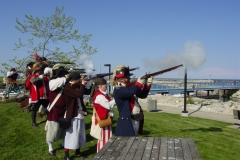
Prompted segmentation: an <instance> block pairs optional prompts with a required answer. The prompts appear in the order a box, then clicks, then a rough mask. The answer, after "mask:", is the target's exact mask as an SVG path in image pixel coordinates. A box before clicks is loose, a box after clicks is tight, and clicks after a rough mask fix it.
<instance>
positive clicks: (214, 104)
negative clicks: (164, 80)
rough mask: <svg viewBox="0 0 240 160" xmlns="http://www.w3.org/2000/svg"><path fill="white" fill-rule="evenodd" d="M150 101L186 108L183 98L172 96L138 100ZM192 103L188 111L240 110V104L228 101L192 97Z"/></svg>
mask: <svg viewBox="0 0 240 160" xmlns="http://www.w3.org/2000/svg"><path fill="white" fill-rule="evenodd" d="M235 94H236V95H238V96H239V98H240V91H237V92H236V93H235ZM148 99H153V100H157V106H158V107H161V106H165V107H179V108H182V109H183V107H184V98H183V97H174V96H171V95H161V94H155V95H148V97H147V98H145V99H140V98H139V99H138V100H139V103H140V104H141V103H144V104H147V103H148ZM191 101H192V103H193V104H187V108H188V109H192V110H198V109H199V110H201V111H205V112H213V113H219V114H228V115H232V114H233V109H239V110H240V103H239V102H235V101H232V100H230V101H227V102H222V101H220V100H215V99H204V98H198V97H191Z"/></svg>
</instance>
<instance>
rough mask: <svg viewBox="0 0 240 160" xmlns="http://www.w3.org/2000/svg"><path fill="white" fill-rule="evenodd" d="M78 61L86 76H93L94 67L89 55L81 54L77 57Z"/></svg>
mask: <svg viewBox="0 0 240 160" xmlns="http://www.w3.org/2000/svg"><path fill="white" fill-rule="evenodd" d="M79 61H80V64H82V66H83V68H84V69H85V72H86V74H87V75H91V74H93V71H94V65H93V61H92V59H91V56H90V55H88V54H85V53H83V54H81V55H80V56H79Z"/></svg>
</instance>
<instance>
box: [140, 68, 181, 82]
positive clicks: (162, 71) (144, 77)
mask: <svg viewBox="0 0 240 160" xmlns="http://www.w3.org/2000/svg"><path fill="white" fill-rule="evenodd" d="M182 66H183V64H181V65H178V66H174V67H171V68H167V69H164V70H161V71H157V72H154V73H149V74H146V75H145V76H142V77H141V79H147V78H149V77H151V76H153V77H154V76H157V75H160V74H163V73H166V72H169V71H172V70H174V69H177V68H179V67H182Z"/></svg>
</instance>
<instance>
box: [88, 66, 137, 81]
mask: <svg viewBox="0 0 240 160" xmlns="http://www.w3.org/2000/svg"><path fill="white" fill-rule="evenodd" d="M136 69H139V67H136V68H130V69H129V71H134V70H136ZM109 75H113V72H111V73H100V74H96V75H94V76H92V79H94V78H103V77H105V76H109Z"/></svg>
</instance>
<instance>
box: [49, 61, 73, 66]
mask: <svg viewBox="0 0 240 160" xmlns="http://www.w3.org/2000/svg"><path fill="white" fill-rule="evenodd" d="M47 62H48V64H49V66H54V65H55V64H57V63H60V64H75V63H72V62H54V61H47Z"/></svg>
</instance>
